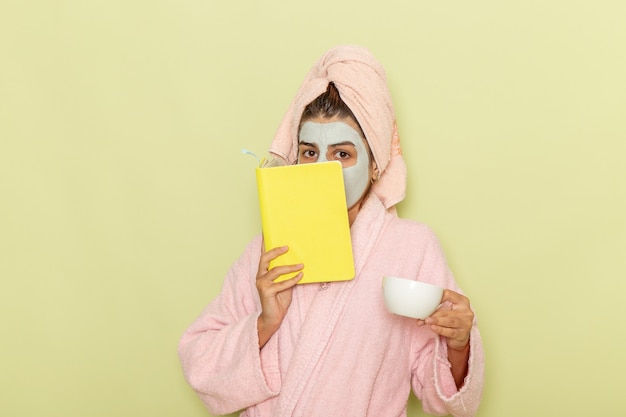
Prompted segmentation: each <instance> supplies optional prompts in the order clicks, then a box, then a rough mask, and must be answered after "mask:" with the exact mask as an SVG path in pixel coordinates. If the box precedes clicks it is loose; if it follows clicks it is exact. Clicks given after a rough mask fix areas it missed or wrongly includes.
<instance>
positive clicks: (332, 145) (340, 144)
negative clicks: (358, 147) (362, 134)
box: [328, 140, 355, 148]
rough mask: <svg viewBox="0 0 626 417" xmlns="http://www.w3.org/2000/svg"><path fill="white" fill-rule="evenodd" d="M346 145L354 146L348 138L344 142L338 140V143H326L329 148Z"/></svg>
mask: <svg viewBox="0 0 626 417" xmlns="http://www.w3.org/2000/svg"><path fill="white" fill-rule="evenodd" d="M346 145H348V146H352V147H355V146H354V142H351V141H349V140H346V141H344V142H339V143H331V144H330V145H328V147H329V148H336V147H337V146H346Z"/></svg>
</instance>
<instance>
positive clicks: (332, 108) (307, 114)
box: [300, 82, 365, 137]
mask: <svg viewBox="0 0 626 417" xmlns="http://www.w3.org/2000/svg"><path fill="white" fill-rule="evenodd" d="M335 116H337V117H341V118H344V117H349V118H351V119H352V120H353V121H354V122H355V123H356V124H357V126H359V130H360V131H361V132H360V133H361V134H362V135H363V137H365V135H364V134H363V129H361V125H360V124H359V121H358V120H357V119H356V117H355V116H354V113H352V110H350V108H349V107H348V106H347V105H346V103H344V101H343V100H342V99H341V96H340V95H339V90H337V87H335V84H333V83H332V82H331V83H329V84H328V87H327V88H326V92H324V93H322V94H321V95H319V96H318V97H317V98H316V99H315V100H313V101H312V102H310V103H309V104H308V105H307V106H306V107H305V108H304V111H303V112H302V117H301V118H300V126H302V123H304V122H306V121H307V120H310V119H313V118H316V117H323V118H327V119H330V118H331V117H335Z"/></svg>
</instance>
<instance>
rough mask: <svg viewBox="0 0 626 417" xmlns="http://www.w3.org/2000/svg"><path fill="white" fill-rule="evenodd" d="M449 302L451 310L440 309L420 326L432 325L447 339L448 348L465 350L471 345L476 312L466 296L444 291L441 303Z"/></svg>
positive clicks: (420, 322)
mask: <svg viewBox="0 0 626 417" xmlns="http://www.w3.org/2000/svg"><path fill="white" fill-rule="evenodd" d="M444 301H448V302H449V303H450V305H451V308H450V309H441V308H440V309H439V310H437V311H435V312H434V313H433V314H432V315H431V316H430V317H427V318H426V320H419V321H418V325H419V326H423V325H424V324H427V325H430V328H431V329H432V330H433V331H434V332H435V333H437V334H438V335H440V336H443V337H445V338H446V340H447V343H448V347H449V348H450V349H454V350H463V349H465V348H466V347H467V345H468V343H469V337H470V330H472V324H473V322H474V312H473V311H472V309H471V308H470V301H469V299H468V298H467V297H465V296H464V295H461V294H459V293H458V292H454V291H452V290H447V289H446V290H444V291H443V297H442V299H441V302H444Z"/></svg>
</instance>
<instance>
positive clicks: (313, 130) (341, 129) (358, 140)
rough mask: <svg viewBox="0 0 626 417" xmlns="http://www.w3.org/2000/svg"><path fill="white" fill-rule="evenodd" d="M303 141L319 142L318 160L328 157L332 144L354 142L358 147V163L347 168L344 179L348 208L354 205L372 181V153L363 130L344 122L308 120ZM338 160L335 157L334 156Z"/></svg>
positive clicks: (303, 129)
mask: <svg viewBox="0 0 626 417" xmlns="http://www.w3.org/2000/svg"><path fill="white" fill-rule="evenodd" d="M299 139H300V142H306V143H311V144H315V145H317V149H318V150H319V153H318V159H317V161H316V162H325V161H328V159H327V154H328V150H329V147H330V146H331V145H336V144H339V143H344V142H350V143H351V144H352V145H354V149H355V150H356V157H357V160H356V163H355V164H354V165H352V166H351V167H347V168H343V181H344V187H345V192H346V202H347V204H348V208H351V207H352V206H354V205H355V204H356V203H357V202H359V200H360V199H361V197H363V194H365V191H366V190H367V187H368V185H369V180H370V178H369V168H370V157H369V152H368V151H367V149H366V147H365V143H364V140H363V138H362V137H361V135H360V134H359V132H357V131H356V130H354V129H353V128H352V127H350V126H349V125H348V124H346V123H344V122H331V123H315V122H305V123H304V124H303V125H302V128H301V129H300V137H299ZM330 160H334V159H332V158H331V159H330Z"/></svg>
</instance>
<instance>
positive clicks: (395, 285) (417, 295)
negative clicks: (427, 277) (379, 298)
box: [383, 276, 443, 320]
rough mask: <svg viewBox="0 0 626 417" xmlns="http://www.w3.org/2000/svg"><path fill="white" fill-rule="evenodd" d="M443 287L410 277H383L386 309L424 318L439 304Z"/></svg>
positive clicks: (395, 312)
mask: <svg viewBox="0 0 626 417" xmlns="http://www.w3.org/2000/svg"><path fill="white" fill-rule="evenodd" d="M442 296H443V288H441V287H438V286H436V285H432V284H427V283H425V282H420V281H413V280H411V279H406V278H399V277H392V276H386V277H383V297H384V299H385V305H386V306H387V310H389V311H390V312H391V313H394V314H399V315H401V316H406V317H412V318H415V319H422V320H423V319H425V318H426V317H428V316H430V315H431V314H433V313H434V312H435V310H437V307H439V305H440V304H441V297H442Z"/></svg>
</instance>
